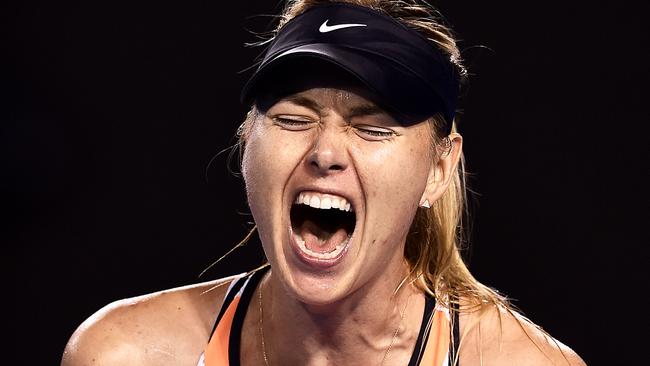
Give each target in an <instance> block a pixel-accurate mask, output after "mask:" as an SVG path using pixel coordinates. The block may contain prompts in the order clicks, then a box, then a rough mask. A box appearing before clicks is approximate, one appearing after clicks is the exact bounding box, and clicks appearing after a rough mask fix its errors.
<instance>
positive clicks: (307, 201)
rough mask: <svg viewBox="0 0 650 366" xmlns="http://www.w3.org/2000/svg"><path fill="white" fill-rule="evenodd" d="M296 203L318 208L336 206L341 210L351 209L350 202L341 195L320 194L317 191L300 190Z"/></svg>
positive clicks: (327, 208)
mask: <svg viewBox="0 0 650 366" xmlns="http://www.w3.org/2000/svg"><path fill="white" fill-rule="evenodd" d="M295 203H296V204H303V205H307V206H311V207H313V208H320V209H323V210H329V209H330V208H338V209H339V210H342V211H353V210H352V206H350V202H348V201H347V200H346V199H345V198H343V197H341V196H336V195H333V194H322V193H317V192H300V194H299V195H298V197H296V202H295Z"/></svg>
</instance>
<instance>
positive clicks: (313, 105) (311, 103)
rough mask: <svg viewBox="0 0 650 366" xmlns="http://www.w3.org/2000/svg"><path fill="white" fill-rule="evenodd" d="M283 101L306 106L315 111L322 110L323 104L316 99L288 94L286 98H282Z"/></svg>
mask: <svg viewBox="0 0 650 366" xmlns="http://www.w3.org/2000/svg"><path fill="white" fill-rule="evenodd" d="M284 100H285V101H287V102H291V103H293V104H297V105H299V106H301V107H306V108H309V109H313V110H316V111H321V110H323V106H322V105H320V104H319V103H318V102H317V101H315V100H313V99H311V98H307V97H305V96H303V95H290V96H288V97H286V98H284Z"/></svg>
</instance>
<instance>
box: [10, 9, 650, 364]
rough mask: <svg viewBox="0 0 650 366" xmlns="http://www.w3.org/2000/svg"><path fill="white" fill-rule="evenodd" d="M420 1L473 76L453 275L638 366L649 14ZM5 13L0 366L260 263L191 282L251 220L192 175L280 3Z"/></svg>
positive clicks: (224, 139) (614, 360) (579, 346)
mask: <svg viewBox="0 0 650 366" xmlns="http://www.w3.org/2000/svg"><path fill="white" fill-rule="evenodd" d="M434 4H436V5H437V6H438V7H439V8H440V9H441V11H442V12H443V14H444V15H445V16H446V18H447V20H448V21H449V23H450V24H451V25H453V26H454V28H455V30H456V32H457V34H458V36H459V38H460V39H461V43H460V45H461V48H462V49H463V50H464V53H463V54H464V57H465V58H466V61H467V64H468V66H469V69H470V71H471V73H472V76H471V78H470V83H469V86H468V87H467V88H465V92H464V95H463V97H462V99H461V107H462V108H463V110H464V111H463V112H462V114H461V118H462V119H461V130H462V133H463V135H464V137H465V152H466V157H467V161H468V166H469V170H470V171H471V172H472V173H473V176H472V179H471V184H472V186H473V189H474V190H475V191H477V192H478V193H479V195H478V197H477V198H478V205H477V208H476V210H475V212H474V217H475V226H474V235H473V240H472V249H471V251H470V252H468V253H467V256H468V260H469V264H470V269H471V270H472V271H473V273H474V274H475V275H476V276H477V277H478V278H479V279H480V280H481V281H483V282H484V283H486V284H488V285H490V286H494V287H496V288H498V289H499V290H501V291H502V292H504V293H506V294H508V295H509V296H511V297H512V298H514V299H516V302H515V304H516V305H518V306H519V307H520V308H521V309H522V310H523V311H524V312H525V313H526V314H527V315H528V316H529V317H530V318H532V319H533V320H534V321H535V322H537V323H538V324H540V325H541V326H542V327H544V328H545V329H546V330H548V331H549V332H550V333H551V334H553V335H554V336H555V337H556V338H558V339H559V340H560V341H562V342H564V343H566V344H568V345H570V346H571V347H572V348H573V349H574V350H576V351H577V352H578V353H579V354H580V355H582V357H583V358H584V359H585V360H586V361H587V362H588V363H589V364H622V363H624V362H625V361H632V362H633V363H636V362H634V360H635V359H636V354H637V350H638V349H639V348H640V347H642V345H641V343H640V341H641V340H642V338H643V337H644V336H641V337H637V336H635V335H634V334H638V333H637V332H636V331H635V330H636V329H647V328H646V327H647V320H646V319H647V316H646V315H645V312H646V310H645V308H646V306H647V301H645V300H644V297H643V293H645V292H647V287H648V286H647V278H648V276H647V272H646V271H645V267H647V262H648V259H649V256H648V250H647V249H646V248H645V245H646V244H647V243H648V241H647V240H646V235H643V234H645V233H643V234H642V232H644V231H646V230H647V227H644V226H645V219H646V218H647V215H645V212H646V206H647V203H648V200H647V199H646V197H645V196H646V189H645V183H644V182H643V181H642V178H644V176H645V175H646V174H647V170H648V169H647V165H648V164H647V152H648V149H647V142H646V138H645V136H644V133H645V131H644V127H645V125H646V124H647V123H648V121H650V119H649V118H648V109H647V106H648V101H647V99H648V98H647V97H648V93H646V92H645V90H646V87H647V84H648V81H649V80H648V79H649V77H650V73H649V72H648V57H647V56H648V52H647V48H648V44H650V43H649V42H648V36H647V35H648V32H647V29H644V24H643V23H644V21H645V19H644V18H645V14H646V12H645V9H641V8H632V7H630V5H623V4H622V2H610V3H608V5H607V7H605V6H601V5H597V2H590V1H586V0H581V1H573V2H553V1H550V2H523V1H501V2H477V1H437V2H435V3H434ZM3 7H4V10H2V11H1V13H2V15H1V16H2V17H3V19H2V25H3V26H4V27H6V29H4V30H3V32H2V37H3V39H2V53H3V56H2V59H3V63H5V66H3V67H2V80H1V84H2V88H1V89H0V90H1V93H2V94H1V95H0V97H1V101H0V106H1V113H2V114H1V115H0V117H1V118H2V130H1V136H0V138H1V140H0V149H1V151H2V155H1V159H2V164H3V165H2V169H0V171H1V174H2V176H1V177H0V178H1V180H0V187H1V189H2V190H1V196H0V207H2V211H4V212H3V213H4V219H3V220H2V239H1V240H2V244H3V245H2V258H3V261H2V271H3V275H2V279H3V280H4V287H5V291H4V300H3V306H7V305H8V306H9V308H8V309H7V310H6V311H5V312H4V314H5V317H4V318H5V320H4V322H3V323H4V325H5V326H4V327H3V333H4V335H5V336H8V339H9V341H8V342H7V341H5V345H7V346H8V347H7V349H8V351H9V359H10V360H12V361H13V362H12V363H7V362H2V363H3V364H25V365H26V364H30V365H55V364H58V362H59V359H60V354H61V352H62V351H63V348H64V345H65V343H66V341H67V339H68V337H69V336H70V335H71V334H72V332H73V331H74V329H75V328H76V327H77V326H78V325H79V324H80V323H81V322H82V321H83V320H84V319H85V318H87V317H88V316H89V315H91V314H92V313H93V312H95V311H96V310H98V309H99V308H100V307H102V306H103V305H105V304H107V303H109V302H111V301H114V300H117V299H121V298H125V297H130V296H135V295H140V294H144V293H147V292H151V291H156V290H161V289H165V288H169V287H174V286H179V285H184V284H189V283H192V282H196V281H202V280H209V279H213V278H217V277H221V276H224V275H228V274H233V273H239V272H241V271H243V270H246V269H250V268H252V267H253V266H255V265H257V264H259V263H260V262H261V261H262V254H261V251H260V250H259V249H258V243H257V242H256V241H254V242H252V243H251V245H250V246H249V247H248V248H246V249H243V250H240V251H238V252H236V253H235V254H233V255H231V256H230V257H228V258H227V259H225V260H224V261H223V262H222V263H220V264H219V265H217V266H216V267H215V268H214V269H212V270H210V271H209V272H208V273H207V274H206V275H205V276H204V277H203V278H201V279H197V275H198V274H199V273H200V272H201V271H202V270H203V269H204V268H205V267H207V266H208V265H209V264H210V263H211V262H212V261H214V260H215V259H217V258H218V257H220V256H221V255H222V254H223V253H225V252H226V251H227V250H228V249H229V248H230V247H232V246H233V245H234V244H235V243H236V242H238V241H239V239H241V238H242V237H243V236H244V234H245V233H246V231H247V228H248V227H249V224H248V222H249V221H250V220H251V217H250V215H248V214H246V213H247V212H248V211H247V207H246V204H245V201H244V194H243V189H242V182H241V180H240V179H239V178H236V177H234V176H232V175H231V174H230V173H228V169H227V165H228V163H227V158H226V157H227V153H224V154H222V155H220V156H218V157H217V158H215V159H214V161H213V163H212V165H209V162H210V160H211V158H212V157H213V156H215V154H216V153H217V152H219V151H220V150H222V149H224V148H226V147H228V146H229V145H230V144H232V142H233V138H232V136H233V134H234V131H235V128H236V126H237V125H238V124H239V122H240V121H241V120H242V119H243V118H244V114H245V112H246V110H245V109H244V108H243V106H241V105H240V104H239V102H238V94H239V89H240V88H241V86H242V85H243V83H244V81H245V80H246V77H247V76H249V75H250V73H239V71H241V70H243V69H245V68H247V67H249V66H251V65H252V64H253V60H254V59H255V57H256V56H257V55H258V53H259V52H260V50H259V49H252V48H246V47H244V46H243V43H244V42H251V41H255V40H256V39H257V38H256V37H255V36H254V35H253V34H251V33H250V32H248V31H247V29H250V30H254V31H264V30H268V29H269V28H268V24H269V22H270V21H271V18H269V17H264V16H262V17H253V18H251V16H254V15H258V14H273V13H277V12H278V11H279V9H280V6H279V5H278V4H276V1H266V2H261V1H256V2H253V1H243V0H240V1H236V2H220V1H184V2H181V1H178V2H172V1H156V2H154V1H151V2H144V1H137V2H128V3H118V2H115V1H77V2H72V1H64V2H52V1H43V2H40V3H38V2H17V3H14V4H13V5H10V6H9V5H3ZM478 46H485V47H478ZM233 165H234V166H236V163H234V164H233ZM646 333H647V331H644V333H642V334H646ZM3 353H4V352H3ZM5 355H6V353H5ZM4 357H6V356H4Z"/></svg>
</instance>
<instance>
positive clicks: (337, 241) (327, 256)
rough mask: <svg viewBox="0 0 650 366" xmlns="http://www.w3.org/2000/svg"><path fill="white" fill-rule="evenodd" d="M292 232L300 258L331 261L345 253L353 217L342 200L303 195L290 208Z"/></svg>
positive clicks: (352, 230) (352, 211)
mask: <svg viewBox="0 0 650 366" xmlns="http://www.w3.org/2000/svg"><path fill="white" fill-rule="evenodd" d="M290 217H291V230H292V235H293V236H294V239H295V242H296V244H297V246H298V249H299V250H300V252H301V253H300V254H301V257H303V258H304V257H307V258H306V259H314V260H317V261H320V262H329V261H334V260H336V259H338V258H340V257H342V255H343V254H344V253H345V251H346V249H347V247H348V244H349V241H350V237H351V236H352V233H353V232H354V228H355V225H356V215H355V212H354V210H353V208H352V206H351V205H350V203H349V202H348V201H347V200H346V199H345V198H343V197H340V196H336V195H329V194H321V193H314V192H302V193H300V194H299V195H298V197H296V200H295V201H294V203H293V205H292V206H291V212H290Z"/></svg>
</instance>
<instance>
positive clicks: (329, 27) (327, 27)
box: [318, 19, 367, 33]
mask: <svg viewBox="0 0 650 366" xmlns="http://www.w3.org/2000/svg"><path fill="white" fill-rule="evenodd" d="M327 22H329V19H327V20H326V21H324V22H323V24H321V25H320V28H318V31H319V32H321V33H327V32H331V31H335V30H338V29H343V28H350V27H367V25H366V24H354V23H348V24H337V25H327Z"/></svg>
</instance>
